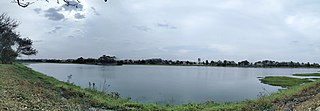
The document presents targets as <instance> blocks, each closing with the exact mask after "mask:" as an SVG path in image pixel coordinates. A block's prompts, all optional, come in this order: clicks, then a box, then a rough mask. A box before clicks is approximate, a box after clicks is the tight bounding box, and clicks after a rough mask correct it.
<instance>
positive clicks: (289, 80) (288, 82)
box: [260, 76, 312, 87]
mask: <svg viewBox="0 0 320 111" xmlns="http://www.w3.org/2000/svg"><path fill="white" fill-rule="evenodd" d="M260 81H261V82H262V83H264V84H269V85H272V86H281V87H292V86H297V85H300V84H303V83H308V82H312V81H311V80H309V79H301V78H293V77H286V76H267V77H264V78H262V79H260Z"/></svg>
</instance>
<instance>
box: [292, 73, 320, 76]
mask: <svg viewBox="0 0 320 111" xmlns="http://www.w3.org/2000/svg"><path fill="white" fill-rule="evenodd" d="M293 76H320V73H306V74H293Z"/></svg>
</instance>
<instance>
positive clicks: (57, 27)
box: [48, 26, 62, 34]
mask: <svg viewBox="0 0 320 111" xmlns="http://www.w3.org/2000/svg"><path fill="white" fill-rule="evenodd" d="M60 29H62V27H61V26H56V27H54V29H53V30H51V31H50V32H48V33H49V34H53V33H57V31H59V30H60Z"/></svg>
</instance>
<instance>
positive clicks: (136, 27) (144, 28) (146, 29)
mask: <svg viewBox="0 0 320 111" xmlns="http://www.w3.org/2000/svg"><path fill="white" fill-rule="evenodd" d="M133 28H135V29H137V30H140V31H144V32H148V31H150V30H151V28H149V27H147V26H137V25H134V26H133Z"/></svg>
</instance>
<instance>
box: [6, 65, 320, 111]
mask: <svg viewBox="0 0 320 111" xmlns="http://www.w3.org/2000/svg"><path fill="white" fill-rule="evenodd" d="M0 73H1V74H0V93H1V95H3V96H1V97H0V109H1V110H42V109H43V110H88V109H110V110H168V111H170V110H268V109H269V110H270V109H273V110H285V109H299V108H300V109H301V108H302V109H304V110H307V109H305V108H311V109H315V108H316V107H317V104H318V103H320V102H317V101H318V100H319V99H317V97H320V95H319V94H318V93H319V92H320V81H319V80H317V81H315V82H310V83H306V84H303V85H301V86H293V87H291V88H288V89H285V90H281V91H279V92H276V93H273V94H262V95H261V96H260V97H259V99H257V100H247V101H243V102H239V103H221V104H218V103H214V102H205V103H201V104H185V105H175V106H173V105H157V104H152V103H150V104H140V103H136V102H130V101H128V100H125V99H119V98H115V97H114V96H113V95H110V94H105V93H102V92H97V91H92V90H90V89H81V88H80V87H78V86H75V85H73V84H69V83H65V82H62V81H58V80H57V79H55V78H53V77H49V76H46V75H44V74H42V73H39V72H36V71H33V70H32V69H30V68H27V67H26V66H23V65H21V64H15V65H0ZM310 95H314V96H310ZM294 98H304V99H299V101H298V103H297V102H290V101H294V100H295V99H294ZM293 103H295V104H293ZM301 105H302V106H301ZM318 105H319V104H318Z"/></svg>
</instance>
